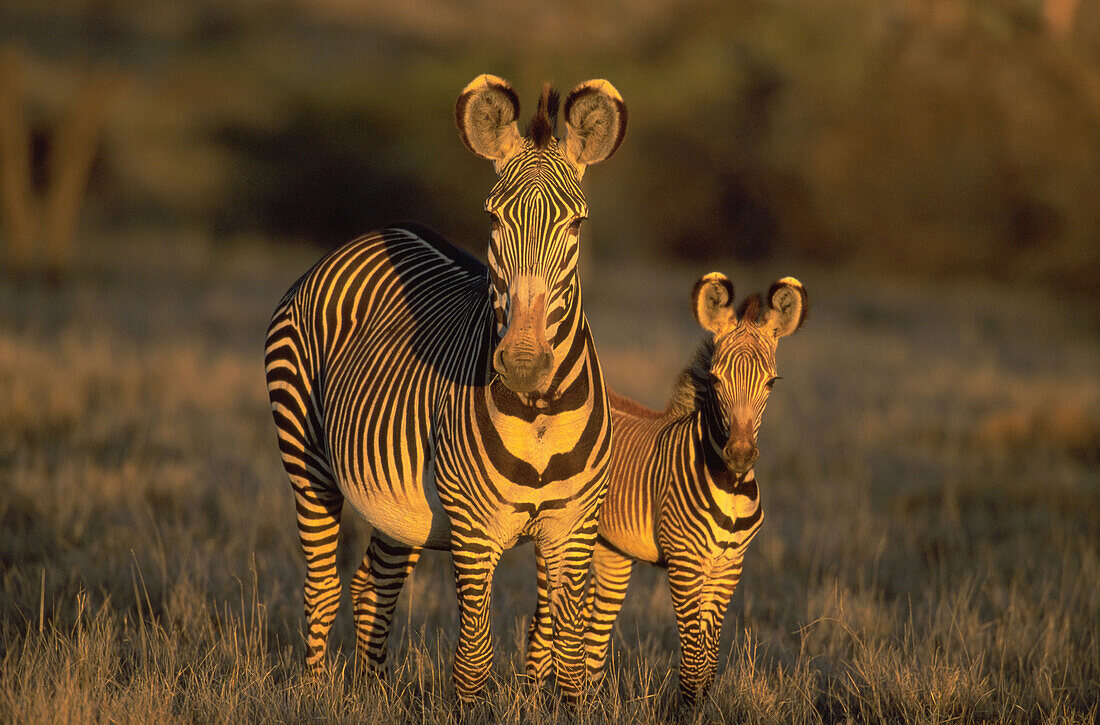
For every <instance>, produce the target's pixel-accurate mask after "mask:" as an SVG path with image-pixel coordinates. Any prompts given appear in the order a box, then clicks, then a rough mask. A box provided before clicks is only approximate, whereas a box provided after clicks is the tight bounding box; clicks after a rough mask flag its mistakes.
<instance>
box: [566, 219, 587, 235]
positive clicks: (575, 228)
mask: <svg viewBox="0 0 1100 725" xmlns="http://www.w3.org/2000/svg"><path fill="white" fill-rule="evenodd" d="M584 219H585V218H584V217H582V216H581V217H577V218H576V219H574V220H573V223H572V224H570V225H569V233H570V234H580V233H581V222H583V221H584Z"/></svg>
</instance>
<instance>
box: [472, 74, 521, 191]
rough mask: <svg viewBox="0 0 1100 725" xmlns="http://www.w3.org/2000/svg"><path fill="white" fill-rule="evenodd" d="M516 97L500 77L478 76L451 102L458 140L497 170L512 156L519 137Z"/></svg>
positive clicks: (517, 149)
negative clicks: (453, 103)
mask: <svg viewBox="0 0 1100 725" xmlns="http://www.w3.org/2000/svg"><path fill="white" fill-rule="evenodd" d="M517 118H519V96H517V95H516V91H515V89H513V88H512V85H511V84H510V83H509V82H508V81H506V80H504V79H503V78H497V77H496V76H491V75H489V74H487V73H483V74H482V75H479V76H478V77H477V78H474V79H473V80H472V81H470V84H469V85H468V86H466V87H465V88H463V89H462V93H461V94H460V95H459V96H458V103H456V104H455V125H456V126H458V134H459V135H460V136H461V137H462V143H464V144H466V147H467V148H468V149H470V150H471V151H473V152H474V153H475V154H477V155H478V156H481V157H484V158H486V159H489V160H490V161H492V162H494V164H495V166H496V168H497V169H500V167H501V166H502V165H503V164H504V162H505V161H507V160H508V159H510V158H512V156H514V155H515V154H516V152H518V151H519V149H520V142H521V141H522V140H523V139H522V137H521V136H520V133H519V128H518V127H517V126H516V119H517Z"/></svg>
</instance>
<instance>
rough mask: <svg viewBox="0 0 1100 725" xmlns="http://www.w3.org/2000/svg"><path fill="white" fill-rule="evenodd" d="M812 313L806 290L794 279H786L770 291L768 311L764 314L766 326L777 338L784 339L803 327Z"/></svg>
mask: <svg viewBox="0 0 1100 725" xmlns="http://www.w3.org/2000/svg"><path fill="white" fill-rule="evenodd" d="M809 311H810V298H809V296H808V295H807V294H806V288H805V287H803V286H802V283H801V282H799V281H798V280H797V279H795V278H794V277H784V278H783V279H781V280H779V281H778V282H776V283H775V284H773V285H772V286H771V289H770V290H768V311H767V312H766V313H765V314H764V326H765V327H767V328H768V329H770V330H772V331H773V332H774V334H775V336H776V337H784V336H786V335H790V334H791V333H792V332H794V331H795V330H797V329H798V328H799V327H801V326H802V322H803V321H804V320H805V319H806V314H807V313H808V312H809Z"/></svg>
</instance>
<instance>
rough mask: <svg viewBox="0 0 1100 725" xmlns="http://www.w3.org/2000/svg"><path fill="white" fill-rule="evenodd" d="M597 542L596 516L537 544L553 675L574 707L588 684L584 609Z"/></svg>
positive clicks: (566, 698)
mask: <svg viewBox="0 0 1100 725" xmlns="http://www.w3.org/2000/svg"><path fill="white" fill-rule="evenodd" d="M595 543H596V519H595V517H592V519H591V520H590V521H589V522H588V523H587V524H585V525H583V526H582V527H581V528H579V529H577V530H575V531H574V532H573V533H572V534H571V535H569V536H567V537H564V538H562V539H558V540H554V539H549V540H548V541H545V542H542V541H537V542H536V545H539V546H542V547H543V549H542V555H543V557H544V558H545V561H546V575H547V586H548V590H549V596H548V599H549V610H550V622H551V626H552V632H553V634H552V640H551V652H552V655H553V662H554V675H555V676H556V677H557V680H558V686H559V687H560V688H561V691H562V696H563V697H564V699H565V700H566V701H567V702H569V703H571V704H576V703H578V702H580V700H581V699H582V698H583V696H584V693H585V689H586V686H587V684H588V682H587V681H588V678H587V676H586V672H585V656H584V630H585V619H584V613H583V611H582V610H583V607H584V595H585V589H586V585H587V582H588V568H589V566H590V565H591V563H592V551H593V548H594V546H595Z"/></svg>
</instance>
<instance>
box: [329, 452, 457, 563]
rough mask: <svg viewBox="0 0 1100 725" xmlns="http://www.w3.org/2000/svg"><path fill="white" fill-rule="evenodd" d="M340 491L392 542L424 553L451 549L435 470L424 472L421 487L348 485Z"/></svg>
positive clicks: (408, 485)
mask: <svg viewBox="0 0 1100 725" xmlns="http://www.w3.org/2000/svg"><path fill="white" fill-rule="evenodd" d="M341 488H342V490H343V492H344V499H345V500H346V501H348V502H349V503H351V505H352V506H354V507H355V510H356V511H358V512H359V515H360V516H362V517H363V518H364V519H365V520H366V521H367V523H369V524H370V525H371V526H373V527H374V528H376V529H378V530H379V531H381V532H382V533H384V534H385V535H386V536H388V537H390V538H391V539H394V540H396V541H400V542H401V543H403V544H406V545H408V546H419V547H423V548H426V549H438V550H447V549H450V548H451V524H450V519H448V518H447V512H446V511H444V510H443V504H442V503H441V502H440V500H439V493H438V492H437V491H436V488H435V471H434V470H428V471H425V472H424V474H423V476H422V477H421V483H420V484H417V483H416V481H411V482H408V483H404V484H403V483H397V484H395V485H393V486H392V487H391V486H387V485H378V484H376V483H374V484H371V485H367V484H366V482H350V483H345V484H344V485H342V486H341Z"/></svg>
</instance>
